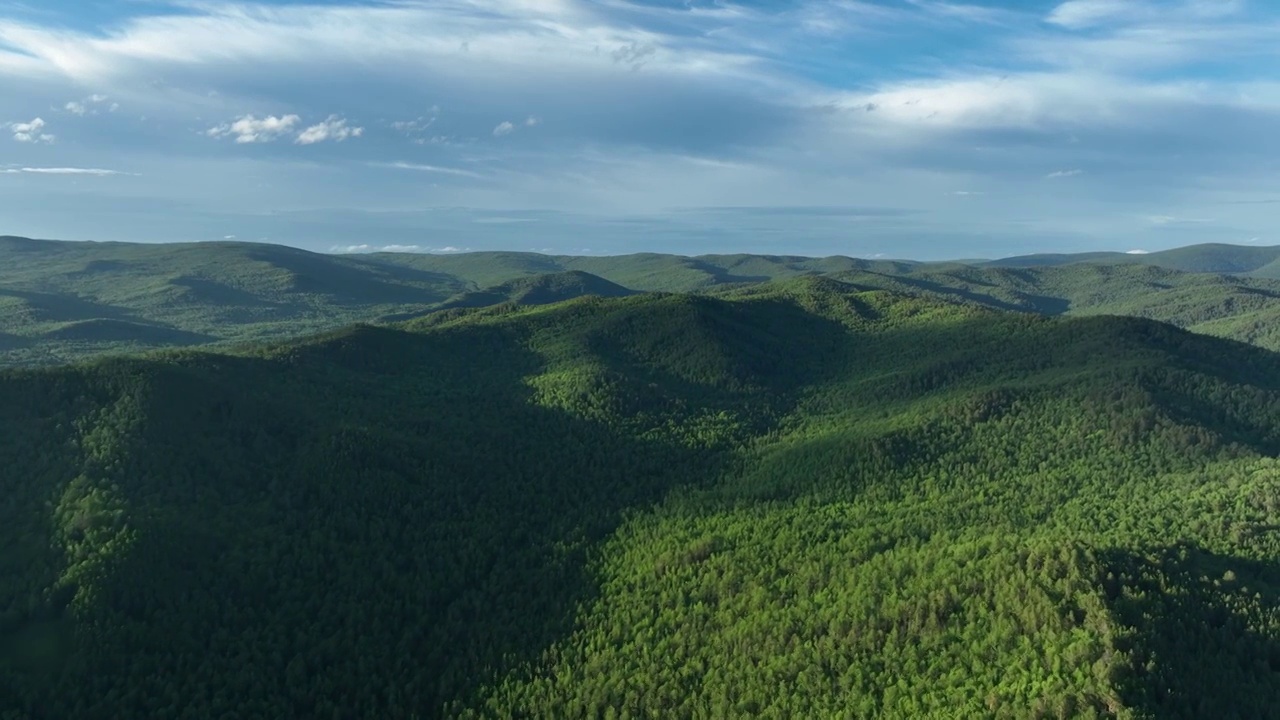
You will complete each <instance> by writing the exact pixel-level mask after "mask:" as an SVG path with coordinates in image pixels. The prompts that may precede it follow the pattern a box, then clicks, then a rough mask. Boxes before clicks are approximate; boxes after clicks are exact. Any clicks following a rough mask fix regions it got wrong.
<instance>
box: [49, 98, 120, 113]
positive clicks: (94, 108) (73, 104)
mask: <svg viewBox="0 0 1280 720" xmlns="http://www.w3.org/2000/svg"><path fill="white" fill-rule="evenodd" d="M110 99H111V98H109V97H107V96H106V95H99V94H97V93H94V94H93V95H90V96H89V97H87V98H84V99H82V100H71V101H69V102H67V104H65V105H63V106H62V109H63V110H66V111H67V112H69V113H71V114H72V115H80V116H85V115H97V114H98V112H99V107H101V106H104V105H105V106H106V111H107V112H115V111H116V110H119V109H120V103H114V102H113V103H111V104H110V105H106V102H107V101H108V100H110Z"/></svg>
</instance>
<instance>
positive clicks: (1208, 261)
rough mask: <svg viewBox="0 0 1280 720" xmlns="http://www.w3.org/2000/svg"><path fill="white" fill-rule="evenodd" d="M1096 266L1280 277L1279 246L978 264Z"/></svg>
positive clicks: (1213, 247)
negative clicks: (1091, 264)
mask: <svg viewBox="0 0 1280 720" xmlns="http://www.w3.org/2000/svg"><path fill="white" fill-rule="evenodd" d="M1079 263H1094V264H1108V265H1151V266H1154V267H1162V268H1166V269H1169V270H1181V271H1183V272H1193V273H1224V274H1228V273H1229V274H1239V275H1254V276H1256V277H1264V278H1273V279H1274V278H1277V277H1280V275H1278V274H1277V273H1280V245H1273V246H1269V247H1257V246H1252V245H1226V244H1222V243H1206V244H1202V245H1189V246H1187V247H1181V248H1174V249H1172V250H1161V251H1159V252H1152V253H1119V252H1089V253H1075V254H1042V255H1023V256H1019V257H1011V258H1004V259H1002V260H990V261H985V262H983V263H978V264H982V265H986V266H990V267H1046V266H1056V265H1074V264H1079Z"/></svg>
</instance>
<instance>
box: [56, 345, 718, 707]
mask: <svg viewBox="0 0 1280 720" xmlns="http://www.w3.org/2000/svg"><path fill="white" fill-rule="evenodd" d="M543 369H544V360H543V359H542V358H541V357H540V356H538V355H537V354H535V353H533V352H532V351H530V350H529V349H528V348H527V347H526V346H525V345H524V343H523V341H522V340H521V338H519V337H517V336H516V335H515V334H513V333H510V332H508V331H506V330H503V329H501V328H479V327H472V328H467V329H466V331H465V332H451V331H441V332H433V333H428V334H413V333H406V332H399V331H395V330H390V329H380V328H372V327H361V328H357V329H353V330H349V331H344V332H341V333H335V334H332V335H331V336H329V337H328V338H327V339H325V340H323V341H320V342H311V343H299V344H296V345H295V346H294V347H293V348H292V349H290V350H287V351H284V352H282V353H279V354H277V355H276V356H275V357H272V358H246V357H239V358H237V357H226V356H215V355H201V354H197V353H187V354H174V355H172V356H171V357H170V358H169V361H168V362H164V363H161V362H140V361H111V362H105V363H101V364H100V365H99V370H100V371H101V373H102V374H103V375H104V376H105V377H110V378H112V382H113V383H114V384H115V387H122V386H123V387H131V386H134V385H136V387H138V388H143V389H142V390H141V391H140V392H139V393H138V394H137V396H138V397H142V398H144V400H143V401H142V403H141V408H142V411H143V415H142V416H141V417H140V418H138V419H139V420H140V421H141V422H142V427H144V428H145V430H144V431H143V432H142V433H141V434H138V435H131V436H125V437H122V438H121V439H120V441H119V446H118V447H117V448H116V453H115V454H114V455H113V456H112V460H111V462H110V463H108V464H106V465H104V466H103V467H100V468H97V469H95V470H94V472H98V473H102V474H103V475H104V477H105V479H106V480H107V481H109V482H112V483H115V484H116V485H117V486H118V487H119V488H120V491H121V492H122V493H124V495H125V496H126V501H127V504H128V507H129V508H130V511H129V512H130V517H131V522H132V524H133V526H134V527H135V528H136V529H137V531H138V532H137V544H136V545H135V546H134V547H133V549H132V550H131V551H130V552H129V553H128V554H127V555H126V556H122V557H120V558H118V561H116V562H115V563H114V564H113V565H112V566H111V568H110V572H109V573H107V574H106V575H105V578H104V580H103V584H102V586H101V587H100V588H98V592H97V597H98V598H100V600H99V602H98V604H97V605H95V607H94V609H93V611H92V612H93V614H94V618H93V619H92V621H91V623H92V625H93V627H95V628H97V630H95V632H96V633H98V634H97V635H96V636H95V639H94V640H93V641H92V647H89V648H85V650H86V652H84V653H81V655H80V659H79V660H78V661H77V662H79V663H81V664H80V665H77V669H76V670H75V671H74V672H73V673H72V674H71V675H69V676H68V677H79V676H81V675H83V677H93V678H95V682H94V685H93V686H94V687H95V688H98V689H99V690H101V689H102V688H105V687H109V686H111V685H113V684H116V685H118V686H124V687H128V688H129V689H130V690H131V691H133V692H134V694H133V695H132V696H131V697H132V698H133V699H132V700H131V703H132V704H128V705H123V706H117V707H114V708H113V710H114V711H115V712H119V713H123V714H130V715H134V716H147V715H150V714H154V713H155V712H156V711H157V710H158V708H159V706H157V705H155V704H154V703H156V702H167V701H161V700H158V699H159V698H171V699H172V698H177V699H180V700H181V703H182V706H183V707H185V708H187V709H188V711H190V712H206V711H207V712H208V713H209V714H212V715H214V716H216V715H218V714H220V713H223V712H227V711H231V710H235V711H236V712H244V713H246V714H250V715H253V714H263V715H266V716H274V717H288V716H294V717H328V716H330V715H332V714H333V712H334V710H335V709H341V710H343V711H344V712H343V715H344V716H352V715H361V716H380V717H406V716H407V715H408V713H409V712H410V711H416V712H420V713H424V714H426V715H431V714H435V713H444V714H448V713H449V712H451V711H449V710H446V706H449V704H450V703H451V702H457V701H461V702H462V703H463V704H465V703H467V702H469V701H470V699H471V698H473V697H474V696H475V694H476V693H477V692H479V690H480V689H481V688H482V687H484V686H485V685H486V684H488V683H491V682H493V681H495V680H497V679H499V678H501V677H503V676H504V675H506V674H508V673H510V672H512V671H515V670H516V669H518V668H520V667H521V666H522V665H524V664H525V663H529V662H534V661H537V660H538V658H539V657H541V655H542V653H543V652H544V651H546V649H547V648H548V647H550V646H551V645H552V644H554V643H555V642H556V641H557V640H560V639H562V638H565V637H566V636H567V635H568V633H569V632H570V631H571V630H572V626H573V620H574V617H575V614H576V611H577V609H578V608H579V607H581V606H582V605H583V604H584V603H589V602H590V601H591V599H592V598H593V597H594V596H595V594H596V592H597V588H596V585H595V581H594V579H593V577H592V576H591V574H590V572H589V570H588V561H589V559H590V557H591V556H592V553H593V552H594V549H595V547H596V546H597V544H598V543H599V542H600V541H601V540H602V539H604V538H606V537H607V536H608V535H609V534H610V533H611V532H612V531H613V530H614V529H615V528H616V527H617V526H618V524H619V523H620V522H621V517H622V515H623V513H624V512H625V511H626V510H627V509H628V508H634V507H642V506H645V505H647V504H649V503H652V502H655V501H657V500H660V499H661V498H662V497H664V496H665V495H666V494H667V493H668V492H669V491H670V490H672V489H673V488H674V487H676V486H678V485H681V484H685V483H689V482H696V481H698V480H699V479H700V478H701V477H703V476H704V475H705V474H706V473H710V472H714V471H715V468H716V467H717V465H718V464H719V463H720V462H721V460H722V458H721V457H720V456H719V455H717V454H709V453H707V452H705V451H693V450H690V449H688V448H685V447H682V446H677V445H674V444H669V443H665V442H657V441H647V440H641V439H638V438H636V437H633V436H630V435H628V434H625V433H623V432H621V431H620V429H618V428H613V427H609V426H606V425H603V424H599V423H595V422H590V421H587V420H583V419H581V418H578V417H575V416H573V415H571V414H569V413H566V412H562V411H559V410H553V409H548V408H545V407H542V406H539V405H536V404H534V403H533V402H531V391H530V388H529V386H528V385H527V383H526V382H525V379H526V378H527V377H528V376H530V375H533V374H537V373H539V372H541V371H543ZM587 401H588V402H590V401H591V400H590V399H588V400H587ZM121 658H128V660H127V661H122V660H121ZM213 679H216V680H213ZM211 684H212V685H216V687H217V691H216V692H215V691H213V690H210V689H209V687H210V686H211ZM453 707H454V709H455V710H456V709H457V706H453Z"/></svg>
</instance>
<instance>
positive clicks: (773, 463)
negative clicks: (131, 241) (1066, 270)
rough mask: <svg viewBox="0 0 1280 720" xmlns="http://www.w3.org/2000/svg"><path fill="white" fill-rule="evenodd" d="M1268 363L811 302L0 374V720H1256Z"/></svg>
mask: <svg viewBox="0 0 1280 720" xmlns="http://www.w3.org/2000/svg"><path fill="white" fill-rule="evenodd" d="M1278 410H1280V358H1277V356H1276V355H1273V354H1271V353H1268V352H1264V351H1261V350H1257V349H1255V348H1250V347H1248V346H1246V345H1240V344H1236V343H1230V342H1226V341H1221V340H1216V339H1213V338H1208V337H1202V336H1196V335H1192V334H1189V333H1186V332H1183V331H1179V330H1177V329H1174V328H1172V327H1169V326H1167V325H1161V324H1158V323H1154V322H1150V321H1146V320H1141V319H1126V318H1114V317H1097V318H1079V319H1049V318H1043V317H1038V316H1034V315H1026V314H1014V313H1001V312H994V311H990V310H987V309H983V308H980V307H976V306H963V305H956V304H951V303H944V302H938V301H934V300H929V299H924V298H918V297H904V296H901V295H896V294H893V293H888V292H885V291H882V290H858V289H857V288H856V287H854V286H850V285H846V284H843V283H840V282H837V281H834V280H831V279H824V278H800V279H796V280H792V281H789V282H787V283H784V284H781V285H760V286H752V287H747V288H743V289H739V290H737V291H736V292H735V293H733V294H731V295H728V296H726V297H721V298H712V297H705V296H688V295H645V296H636V297H625V298H615V299H601V298H582V299H578V300H573V301H570V302H567V303H560V304H555V305H547V306H536V307H524V308H520V307H513V306H511V305H502V306H497V307H493V308H484V309H477V310H460V311H454V312H451V313H445V314H434V315H430V316H427V317H424V318H422V319H421V320H417V321H413V322H412V323H409V324H408V325H406V326H403V327H398V328H374V327H367V326H362V327H355V328H351V329H348V330H344V331H341V332H337V333H333V334H330V335H327V336H322V337H318V338H313V339H309V340H304V341H297V342H292V343H288V344H284V345H277V346H273V347H269V348H264V349H262V350H258V351H254V352H245V353H242V354H240V355H236V356H229V355H205V354H198V353H192V352H189V351H182V352H170V353H166V354H162V355H157V356H154V357H151V358H147V359H133V360H111V361H100V362H97V363H94V364H91V365H82V366H76V367H68V368H56V369H46V370H38V371H21V372H17V371H9V372H6V373H2V374H0V487H3V488H4V490H5V492H4V493H3V494H0V497H3V501H2V502H0V545H3V546H4V547H5V548H8V549H9V550H8V551H7V552H6V553H5V554H4V555H3V556H0V563H3V564H4V570H5V572H3V573H0V664H2V665H3V667H4V672H0V706H3V707H9V708H15V709H16V710H17V712H16V713H14V712H11V713H10V715H9V717H15V718H16V717H42V718H44V717H49V718H53V717H77V718H93V717H119V716H133V717H189V716H212V717H218V716H221V715H223V714H226V713H228V712H233V713H237V714H240V715H244V716H269V717H393V718H394V717H405V718H408V717H434V716H463V717H471V716H476V717H479V716H484V717H512V716H530V717H579V716H602V717H603V716H608V715H609V714H614V715H616V716H619V717H625V716H633V717H639V716H650V715H653V714H657V715H661V716H667V717H682V716H772V717H784V716H790V717H819V716H829V715H833V714H853V715H855V716H868V715H876V716H882V717H921V716H929V715H935V716H937V715H956V714H959V715H964V716H995V717H1031V716H1036V715H1039V716H1042V717H1076V716H1115V717H1200V716H1204V714H1205V713H1212V714H1213V715H1214V716H1216V717H1258V716H1263V715H1265V714H1266V713H1268V712H1269V711H1270V708H1273V707H1274V705H1275V703H1276V702H1277V701H1280V683H1278V682H1277V681H1276V680H1277V673H1280V645H1278V643H1280V594H1278V593H1280V564H1278V562H1280V538H1278V537H1277V533H1276V532H1275V528H1276V527H1280V464H1277V462H1276V461H1275V460H1274V459H1273V458H1274V455H1275V453H1276V452H1277V450H1280V432H1278V431H1277V428H1276V426H1275V423H1274V418H1275V417H1276V412H1277V411H1278Z"/></svg>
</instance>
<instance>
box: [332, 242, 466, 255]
mask: <svg viewBox="0 0 1280 720" xmlns="http://www.w3.org/2000/svg"><path fill="white" fill-rule="evenodd" d="M470 250H471V248H460V247H454V246H452V245H446V246H445V247H424V246H422V245H370V244H368V243H363V244H360V245H335V246H333V247H331V248H329V252H331V253H339V254H344V255H351V254H356V253H379V252H388V253H442V254H449V253H460V252H469V251H470Z"/></svg>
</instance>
